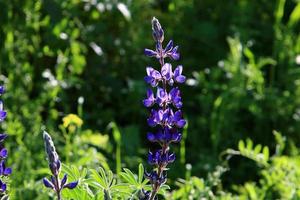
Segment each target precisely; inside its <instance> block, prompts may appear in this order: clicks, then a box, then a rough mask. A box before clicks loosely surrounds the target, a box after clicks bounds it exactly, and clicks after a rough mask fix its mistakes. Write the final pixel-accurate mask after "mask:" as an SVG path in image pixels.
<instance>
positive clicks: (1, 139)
mask: <svg viewBox="0 0 300 200" xmlns="http://www.w3.org/2000/svg"><path fill="white" fill-rule="evenodd" d="M5 138H7V134H5V133H2V134H0V142H2V141H3V140H4V139H5Z"/></svg>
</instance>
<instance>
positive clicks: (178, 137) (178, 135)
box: [172, 133, 182, 143]
mask: <svg viewBox="0 0 300 200" xmlns="http://www.w3.org/2000/svg"><path fill="white" fill-rule="evenodd" d="M181 138H182V134H181V133H173V134H172V142H175V143H177V142H180V140H181Z"/></svg>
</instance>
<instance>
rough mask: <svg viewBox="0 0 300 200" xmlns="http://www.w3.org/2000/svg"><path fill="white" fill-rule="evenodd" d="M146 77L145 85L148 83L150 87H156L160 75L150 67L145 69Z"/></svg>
mask: <svg viewBox="0 0 300 200" xmlns="http://www.w3.org/2000/svg"><path fill="white" fill-rule="evenodd" d="M146 71H147V76H145V78H144V79H145V81H146V83H149V84H150V85H151V86H152V87H156V86H157V85H158V82H159V81H160V80H161V78H162V77H161V74H160V73H159V71H157V70H155V69H153V68H152V67H147V68H146Z"/></svg>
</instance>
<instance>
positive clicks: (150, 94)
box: [143, 89, 155, 107]
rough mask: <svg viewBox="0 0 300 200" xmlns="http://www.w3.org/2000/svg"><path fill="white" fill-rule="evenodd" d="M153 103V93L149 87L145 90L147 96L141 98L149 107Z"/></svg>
mask: <svg viewBox="0 0 300 200" xmlns="http://www.w3.org/2000/svg"><path fill="white" fill-rule="evenodd" d="M154 103H155V98H154V94H153V92H152V90H151V89H148V90H147V98H146V99H144V100H143V104H144V105H145V106H146V107H151V106H152V105H153V104H154Z"/></svg>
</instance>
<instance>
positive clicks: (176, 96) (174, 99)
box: [169, 87, 182, 108]
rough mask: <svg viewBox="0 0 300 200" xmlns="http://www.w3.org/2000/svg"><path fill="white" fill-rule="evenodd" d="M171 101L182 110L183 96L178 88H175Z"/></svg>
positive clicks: (171, 94) (171, 93) (172, 91)
mask: <svg viewBox="0 0 300 200" xmlns="http://www.w3.org/2000/svg"><path fill="white" fill-rule="evenodd" d="M169 96H170V100H171V102H172V104H173V105H174V106H175V107H176V108H181V107H182V101H181V96H180V90H179V89H178V88H177V87H176V88H173V89H172V90H171V91H170V93H169Z"/></svg>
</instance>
